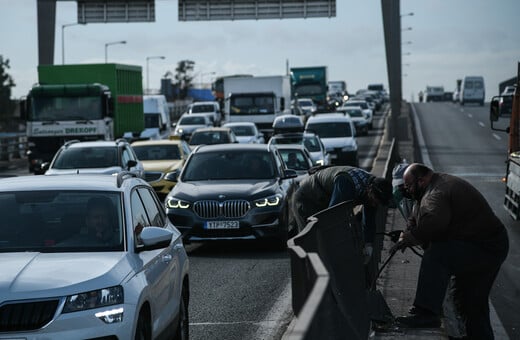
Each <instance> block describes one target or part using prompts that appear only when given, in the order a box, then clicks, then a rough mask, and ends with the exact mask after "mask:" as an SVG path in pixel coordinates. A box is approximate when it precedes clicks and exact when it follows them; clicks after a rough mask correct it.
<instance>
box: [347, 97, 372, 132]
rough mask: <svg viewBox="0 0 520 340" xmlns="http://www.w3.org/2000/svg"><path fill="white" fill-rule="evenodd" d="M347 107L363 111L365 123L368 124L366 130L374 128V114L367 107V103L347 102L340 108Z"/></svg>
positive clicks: (359, 101) (360, 101)
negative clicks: (355, 107) (354, 107)
mask: <svg viewBox="0 0 520 340" xmlns="http://www.w3.org/2000/svg"><path fill="white" fill-rule="evenodd" d="M349 106H359V107H360V108H361V110H362V111H363V114H364V115H365V117H366V119H367V122H368V128H369V129H372V128H373V127H374V112H373V111H372V109H371V108H370V106H369V105H368V103H367V102H366V101H364V100H356V99H353V100H348V101H346V102H344V103H343V105H342V106H341V107H349Z"/></svg>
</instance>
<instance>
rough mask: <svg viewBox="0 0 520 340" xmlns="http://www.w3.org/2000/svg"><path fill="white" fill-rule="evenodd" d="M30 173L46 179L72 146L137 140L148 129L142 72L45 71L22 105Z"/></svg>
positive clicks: (112, 68) (99, 68) (127, 68)
mask: <svg viewBox="0 0 520 340" xmlns="http://www.w3.org/2000/svg"><path fill="white" fill-rule="evenodd" d="M21 113H22V118H23V119H25V120H26V131H27V142H28V147H27V158H28V161H29V171H30V172H33V173H35V174H38V173H41V164H42V163H44V162H49V161H51V160H52V157H53V156H54V154H55V153H56V151H57V150H58V149H59V148H60V146H61V145H63V144H64V143H65V142H66V141H69V140H81V141H86V140H113V139H116V138H121V137H126V138H137V137H139V134H140V133H141V131H143V129H144V114H143V86H142V71H141V67H140V66H133V65H123V64H77V65H40V66H38V84H37V85H35V86H33V88H32V89H31V90H30V91H29V93H28V94H27V97H26V99H24V100H23V101H22V103H21Z"/></svg>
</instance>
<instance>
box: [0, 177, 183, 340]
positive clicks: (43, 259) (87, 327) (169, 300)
mask: <svg viewBox="0 0 520 340" xmlns="http://www.w3.org/2000/svg"><path fill="white" fill-rule="evenodd" d="M0 214H1V215H2V217H3V218H2V220H1V221H0V240H1V241H0V271H1V273H2V284H0V315H1V317H0V319H1V320H2V322H1V326H0V332H1V334H2V335H1V336H0V337H1V338H7V339H27V340H31V339H156V338H158V337H159V335H167V336H168V337H170V338H174V337H175V338H176V339H187V338H188V335H189V329H188V327H189V320H188V303H189V261H188V256H187V254H186V251H185V249H184V247H183V243H182V236H181V233H180V232H179V230H177V229H176V228H175V227H174V226H173V224H172V223H171V222H170V221H169V220H168V217H167V216H166V213H165V210H164V206H163V204H162V203H161V202H160V201H159V200H158V199H157V196H156V195H155V193H154V191H153V189H152V187H151V186H150V185H149V184H148V183H146V182H145V181H144V180H142V179H140V178H136V177H135V175H134V174H131V173H128V172H122V173H119V174H118V175H117V176H105V175H90V174H87V175H81V174H79V175H63V176H46V177H44V178H43V179H42V178H41V177H40V176H38V177H34V176H22V177H16V178H9V179H2V180H0Z"/></svg>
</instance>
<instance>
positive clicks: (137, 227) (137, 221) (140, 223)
mask: <svg viewBox="0 0 520 340" xmlns="http://www.w3.org/2000/svg"><path fill="white" fill-rule="evenodd" d="M130 202H131V206H132V207H131V208H132V229H133V230H134V234H135V240H136V244H137V245H140V244H141V241H140V237H139V234H140V233H141V231H142V230H143V228H146V227H148V226H149V225H150V224H149V223H148V217H147V215H146V209H145V207H144V205H143V202H142V201H141V198H140V197H139V194H138V193H137V190H134V191H133V192H132V196H131V197H130Z"/></svg>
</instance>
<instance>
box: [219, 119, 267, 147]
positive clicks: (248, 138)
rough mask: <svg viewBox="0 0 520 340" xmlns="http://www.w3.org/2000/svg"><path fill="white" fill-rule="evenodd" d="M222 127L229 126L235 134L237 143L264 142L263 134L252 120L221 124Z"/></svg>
mask: <svg viewBox="0 0 520 340" xmlns="http://www.w3.org/2000/svg"><path fill="white" fill-rule="evenodd" d="M222 127H226V128H230V129H231V130H232V131H233V132H234V133H235V136H237V140H238V142H239V143H246V144H247V143H253V144H264V143H265V138H264V134H263V133H261V132H260V131H259V130H258V128H257V127H256V124H255V123H252V122H231V123H226V124H224V125H222Z"/></svg>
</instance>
